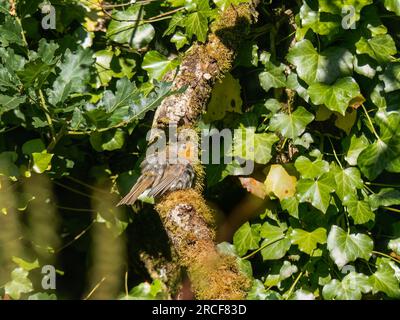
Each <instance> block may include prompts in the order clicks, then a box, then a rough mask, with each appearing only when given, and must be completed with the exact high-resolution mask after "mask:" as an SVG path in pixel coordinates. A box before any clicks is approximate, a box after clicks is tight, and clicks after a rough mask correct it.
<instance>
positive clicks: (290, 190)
mask: <svg viewBox="0 0 400 320" xmlns="http://www.w3.org/2000/svg"><path fill="white" fill-rule="evenodd" d="M296 183H297V179H296V177H293V176H291V175H289V174H288V173H287V171H286V170H285V168H284V167H283V166H281V165H279V164H274V165H272V166H271V169H270V170H269V173H268V176H267V179H266V180H265V182H264V184H265V187H266V191H267V194H271V193H273V194H274V195H275V196H277V197H278V198H279V200H282V199H286V198H290V197H293V196H294V194H295V193H296Z"/></svg>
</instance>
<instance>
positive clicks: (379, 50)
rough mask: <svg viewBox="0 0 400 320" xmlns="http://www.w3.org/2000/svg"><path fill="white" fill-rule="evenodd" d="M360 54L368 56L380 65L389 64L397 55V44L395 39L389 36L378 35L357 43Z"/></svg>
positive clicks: (362, 38) (362, 39)
mask: <svg viewBox="0 0 400 320" xmlns="http://www.w3.org/2000/svg"><path fill="white" fill-rule="evenodd" d="M356 48H357V53H358V54H367V55H369V56H370V57H371V58H373V59H375V60H376V61H378V62H379V63H386V62H389V61H390V59H391V58H392V56H393V55H395V54H396V53H397V49H396V44H395V42H394V40H393V38H392V37H391V36H390V35H388V34H384V35H378V36H375V37H373V38H371V39H368V40H367V39H365V38H364V37H361V39H360V40H359V41H358V42H357V43H356Z"/></svg>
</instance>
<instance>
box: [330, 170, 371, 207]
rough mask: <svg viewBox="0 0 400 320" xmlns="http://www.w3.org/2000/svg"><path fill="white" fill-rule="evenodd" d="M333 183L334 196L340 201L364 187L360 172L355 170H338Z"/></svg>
mask: <svg viewBox="0 0 400 320" xmlns="http://www.w3.org/2000/svg"><path fill="white" fill-rule="evenodd" d="M335 182H336V194H337V195H338V196H339V199H340V200H342V201H343V200H344V198H345V197H346V196H347V195H349V194H352V193H354V192H355V191H356V190H357V189H362V188H363V187H364V183H363V181H362V179H361V174H360V171H358V169H357V168H347V169H344V170H339V171H338V172H337V173H336V174H335Z"/></svg>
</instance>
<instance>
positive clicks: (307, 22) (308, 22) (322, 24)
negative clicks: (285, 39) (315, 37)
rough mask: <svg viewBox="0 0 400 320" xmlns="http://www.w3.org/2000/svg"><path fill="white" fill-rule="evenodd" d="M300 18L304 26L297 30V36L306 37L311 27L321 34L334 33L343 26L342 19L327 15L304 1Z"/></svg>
mask: <svg viewBox="0 0 400 320" xmlns="http://www.w3.org/2000/svg"><path fill="white" fill-rule="evenodd" d="M300 19H301V26H302V28H300V29H298V30H297V38H301V39H302V38H304V35H305V34H306V33H307V31H308V30H309V29H312V30H313V31H314V32H315V33H317V34H320V35H327V36H329V35H331V36H332V35H334V34H335V33H337V32H338V31H339V30H340V28H341V23H340V19H338V17H335V16H329V17H328V16H327V15H326V14H325V13H321V12H318V11H314V10H312V8H310V7H309V6H308V4H307V2H303V5H302V6H301V8H300ZM300 35H301V36H300Z"/></svg>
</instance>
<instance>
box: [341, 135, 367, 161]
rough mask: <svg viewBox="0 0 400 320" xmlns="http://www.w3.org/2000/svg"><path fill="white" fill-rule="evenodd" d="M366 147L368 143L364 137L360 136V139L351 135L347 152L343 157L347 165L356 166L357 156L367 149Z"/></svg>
mask: <svg viewBox="0 0 400 320" xmlns="http://www.w3.org/2000/svg"><path fill="white" fill-rule="evenodd" d="M368 145H369V142H368V139H367V138H366V137H365V135H361V136H360V137H357V136H355V135H352V136H351V140H350V146H349V150H348V151H347V155H346V156H345V157H344V158H345V160H346V161H347V163H348V164H349V165H351V166H356V165H357V160H358V156H359V155H360V153H361V152H363V151H364V150H365V149H366V148H367V147H368Z"/></svg>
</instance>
